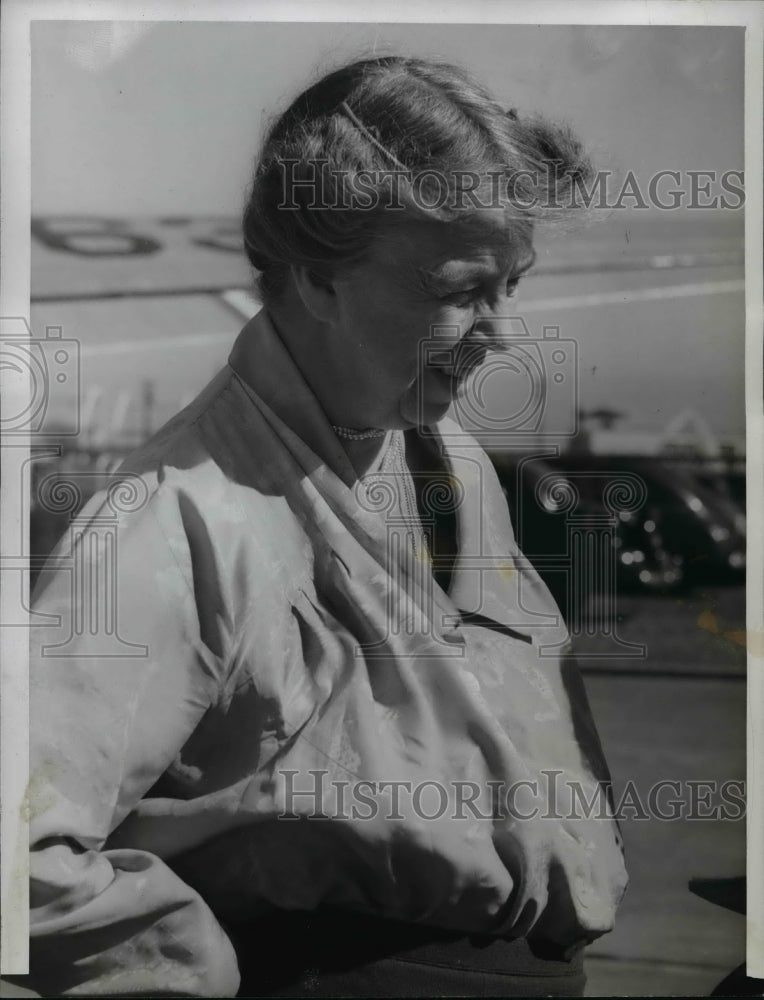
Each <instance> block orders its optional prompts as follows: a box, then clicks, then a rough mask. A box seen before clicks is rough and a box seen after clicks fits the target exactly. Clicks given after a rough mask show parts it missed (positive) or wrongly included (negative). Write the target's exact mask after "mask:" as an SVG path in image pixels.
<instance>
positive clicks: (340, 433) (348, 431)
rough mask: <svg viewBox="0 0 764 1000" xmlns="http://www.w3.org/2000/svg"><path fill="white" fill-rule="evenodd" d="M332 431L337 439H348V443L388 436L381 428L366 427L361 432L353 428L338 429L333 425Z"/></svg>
mask: <svg viewBox="0 0 764 1000" xmlns="http://www.w3.org/2000/svg"><path fill="white" fill-rule="evenodd" d="M332 430H333V431H334V433H335V434H336V435H337V437H341V438H347V440H348V441H368V440H369V438H381V437H384V436H385V434H387V431H386V430H383V428H381V427H366V428H364V429H363V430H361V431H359V430H356V429H355V428H353V427H341V426H340V427H338V426H337V425H336V424H332Z"/></svg>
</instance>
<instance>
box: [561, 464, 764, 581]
mask: <svg viewBox="0 0 764 1000" xmlns="http://www.w3.org/2000/svg"><path fill="white" fill-rule="evenodd" d="M551 464H552V465H553V467H554V468H556V469H558V470H560V471H564V472H566V473H568V474H571V473H574V472H577V471H583V470H586V471H587V472H593V473H599V474H602V473H604V474H612V475H613V476H617V475H618V473H627V474H633V475H636V476H638V477H640V478H641V479H642V481H643V482H644V484H645V488H646V492H647V499H646V501H645V504H644V507H643V508H642V511H640V513H639V514H637V515H636V516H637V518H638V519H639V516H640V514H641V515H642V517H643V521H642V524H643V527H644V526H645V524H647V525H648V527H651V526H652V525H654V526H655V527H654V528H652V530H651V531H650V532H649V533H650V534H652V533H654V532H656V531H657V532H658V533H659V534H660V536H661V546H662V548H663V549H664V550H665V551H666V552H667V553H668V554H669V556H671V557H675V558H678V559H681V562H682V565H683V568H684V582H685V583H686V584H690V583H706V582H709V581H713V582H715V583H742V582H743V578H744V575H745V514H744V513H743V510H742V508H741V506H740V504H739V503H738V502H737V500H736V499H735V497H734V496H733V494H732V492H731V490H730V488H729V486H728V483H727V478H726V476H725V475H723V474H721V473H717V472H713V473H711V472H709V473H707V474H705V475H703V476H702V478H701V475H700V474H699V473H698V472H696V471H695V470H694V469H691V468H689V467H683V466H680V465H677V464H674V463H671V462H668V461H666V460H663V459H661V458H645V457H636V456H632V455H628V456H626V455H617V456H602V455H583V454H582V455H575V456H573V455H563V456H561V457H560V458H557V459H554V460H553V461H552V463H551ZM648 522H649V523H648ZM638 579H640V580H641V579H642V578H641V576H639V575H638ZM644 582H648V581H644Z"/></svg>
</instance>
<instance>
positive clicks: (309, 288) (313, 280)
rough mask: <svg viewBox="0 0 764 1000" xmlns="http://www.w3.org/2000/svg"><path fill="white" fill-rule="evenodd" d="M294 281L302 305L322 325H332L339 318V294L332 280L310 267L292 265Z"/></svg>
mask: <svg viewBox="0 0 764 1000" xmlns="http://www.w3.org/2000/svg"><path fill="white" fill-rule="evenodd" d="M291 270H292V279H293V281H294V283H295V287H296V288H297V291H298V293H299V295H300V298H301V299H302V304H303V305H304V306H305V308H306V309H307V310H308V312H309V313H311V315H312V316H313V317H314V318H315V319H317V320H319V321H320V322H321V323H331V322H333V320H334V319H335V318H336V316H337V292H336V290H335V288H334V283H333V282H332V280H331V279H330V278H326V277H324V276H323V275H320V274H318V273H317V272H316V271H313V270H311V268H309V267H303V266H297V265H295V264H293V265H292V268H291Z"/></svg>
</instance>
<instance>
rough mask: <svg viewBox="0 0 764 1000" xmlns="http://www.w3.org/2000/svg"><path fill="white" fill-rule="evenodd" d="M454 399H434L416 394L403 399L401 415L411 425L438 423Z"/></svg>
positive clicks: (421, 425)
mask: <svg viewBox="0 0 764 1000" xmlns="http://www.w3.org/2000/svg"><path fill="white" fill-rule="evenodd" d="M452 402H453V400H450V399H449V400H447V401H443V400H438V401H432V400H428V399H423V398H422V396H421V395H419V394H416V395H414V396H413V397H409V396H405V397H404V398H403V399H402V400H401V405H400V415H401V417H402V418H403V420H405V421H406V424H407V425H408V426H409V427H427V426H429V425H430V424H436V423H437V422H438V421H439V420H442V419H443V417H445V415H446V414H447V413H448V411H449V409H450V408H451V403H452Z"/></svg>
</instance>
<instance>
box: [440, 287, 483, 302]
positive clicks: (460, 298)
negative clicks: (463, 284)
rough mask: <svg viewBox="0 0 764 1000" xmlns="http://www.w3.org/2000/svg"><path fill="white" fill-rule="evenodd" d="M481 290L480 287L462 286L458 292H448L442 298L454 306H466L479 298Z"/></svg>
mask: <svg viewBox="0 0 764 1000" xmlns="http://www.w3.org/2000/svg"><path fill="white" fill-rule="evenodd" d="M481 291H482V290H481V289H480V288H464V289H462V290H461V291H459V292H449V293H448V295H444V296H443V298H444V299H445V301H446V302H450V303H451V304H452V305H455V306H468V305H471V304H472V303H473V302H476V301H477V300H478V299H479V298H480V295H481Z"/></svg>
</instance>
